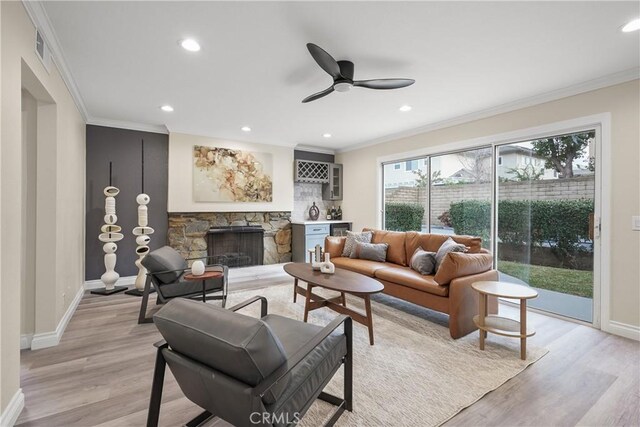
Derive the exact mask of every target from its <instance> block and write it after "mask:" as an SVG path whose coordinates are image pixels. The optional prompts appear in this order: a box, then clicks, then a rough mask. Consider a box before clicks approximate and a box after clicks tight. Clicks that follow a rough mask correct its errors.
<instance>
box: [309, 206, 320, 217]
mask: <svg viewBox="0 0 640 427" xmlns="http://www.w3.org/2000/svg"><path fill="white" fill-rule="evenodd" d="M318 216H320V209H318V207H317V206H316V202H313V206H311V207H310V208H309V219H310V220H312V221H317V220H318Z"/></svg>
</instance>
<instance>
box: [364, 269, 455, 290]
mask: <svg viewBox="0 0 640 427" xmlns="http://www.w3.org/2000/svg"><path fill="white" fill-rule="evenodd" d="M375 277H376V278H377V279H380V280H385V281H387V282H391V283H396V284H398V285H403V286H407V287H409V288H413V289H417V290H419V291H424V292H428V293H430V294H434V295H439V296H442V297H446V296H447V295H449V287H447V286H440V285H439V284H438V283H437V282H436V281H435V280H434V279H433V276H423V275H422V274H420V273H418V272H417V271H414V270H412V269H411V267H399V266H398V267H391V268H381V269H379V270H376V272H375Z"/></svg>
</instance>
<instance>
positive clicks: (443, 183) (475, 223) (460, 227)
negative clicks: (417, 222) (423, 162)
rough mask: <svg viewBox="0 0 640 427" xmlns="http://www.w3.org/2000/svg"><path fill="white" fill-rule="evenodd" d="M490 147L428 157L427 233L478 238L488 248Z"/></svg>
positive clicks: (489, 229) (489, 226) (489, 244)
mask: <svg viewBox="0 0 640 427" xmlns="http://www.w3.org/2000/svg"><path fill="white" fill-rule="evenodd" d="M491 158H492V152H491V148H480V149H476V150H468V151H464V152H460V153H454V154H446V155H442V156H434V157H432V158H431V195H430V197H431V204H430V206H431V212H430V219H431V233H434V234H466V235H471V236H479V237H482V246H483V247H485V248H490V247H491V236H490V234H491Z"/></svg>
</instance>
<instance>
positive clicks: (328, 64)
mask: <svg viewBox="0 0 640 427" xmlns="http://www.w3.org/2000/svg"><path fill="white" fill-rule="evenodd" d="M307 49H309V53H310V54H311V56H312V57H313V59H315V61H316V62H317V63H318V65H319V66H320V68H322V69H323V70H325V71H326V72H327V73H328V74H329V75H330V76H331V77H333V80H337V79H341V78H343V77H342V75H341V74H340V66H339V65H338V62H337V61H336V60H335V59H333V57H332V56H331V55H329V54H328V53H327V52H325V51H324V50H323V49H322V48H321V47H320V46H318V45H315V44H313V43H307Z"/></svg>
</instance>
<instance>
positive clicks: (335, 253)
mask: <svg viewBox="0 0 640 427" xmlns="http://www.w3.org/2000/svg"><path fill="white" fill-rule="evenodd" d="M346 241H347V238H346V237H344V236H327V237H325V238H324V253H326V254H329V255H330V256H331V258H338V257H341V256H342V251H344V244H345V242H346Z"/></svg>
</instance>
